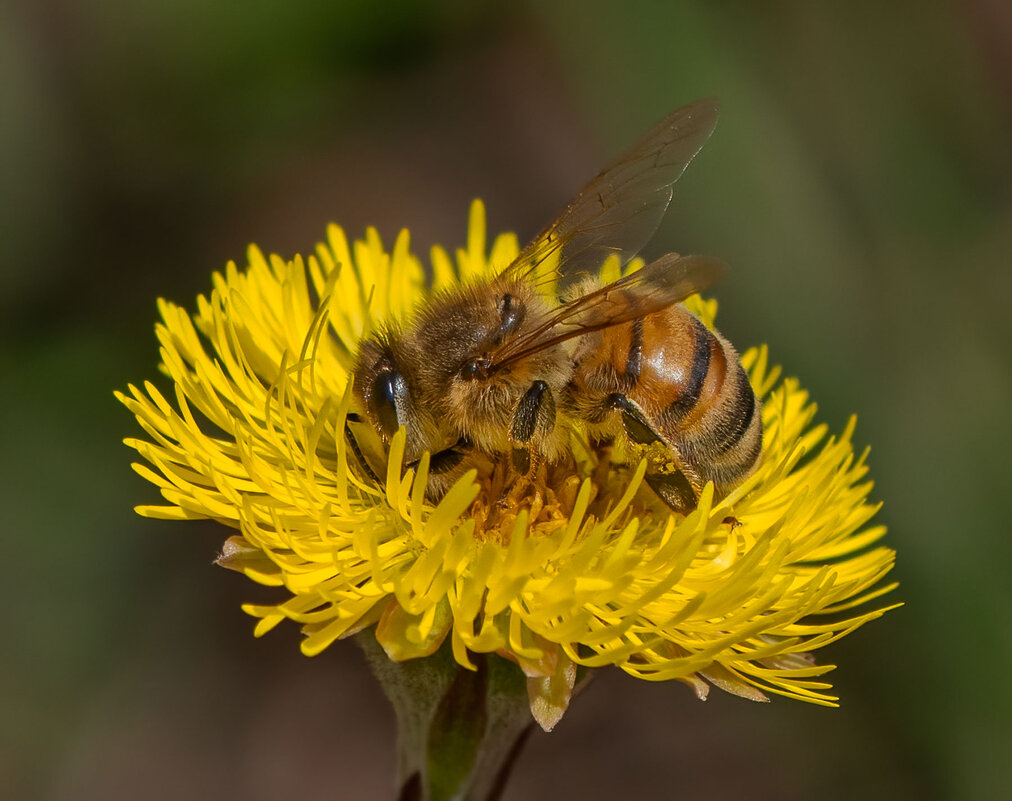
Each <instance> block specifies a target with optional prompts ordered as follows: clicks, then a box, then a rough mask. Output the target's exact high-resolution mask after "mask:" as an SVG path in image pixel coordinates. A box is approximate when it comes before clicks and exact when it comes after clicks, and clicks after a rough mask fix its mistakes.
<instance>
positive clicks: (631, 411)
mask: <svg viewBox="0 0 1012 801" xmlns="http://www.w3.org/2000/svg"><path fill="white" fill-rule="evenodd" d="M605 403H607V404H608V406H609V407H611V408H612V409H618V410H619V411H620V412H622V425H623V426H624V427H625V433H626V434H627V435H628V436H629V439H631V440H632V441H633V442H635V443H636V444H637V445H650V444H651V443H654V442H663V441H664V438H663V437H662V436H661V434H660V432H659V431H658V430H657V429H656V428H655V427H654V426H653V425H652V424H651V422H650V421H649V420H647V418H646V415H644V414H643V412H642V410H641V409H640V407H639V406H637V405H636V404H635V403H633V402H632V401H631V400H629V399H628V398H627V397H626V396H625V395H621V394H619V393H617V392H616V393H614V394H612V395H609V396H608V397H607V398H606V400H605Z"/></svg>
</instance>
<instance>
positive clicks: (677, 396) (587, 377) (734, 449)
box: [573, 306, 762, 494]
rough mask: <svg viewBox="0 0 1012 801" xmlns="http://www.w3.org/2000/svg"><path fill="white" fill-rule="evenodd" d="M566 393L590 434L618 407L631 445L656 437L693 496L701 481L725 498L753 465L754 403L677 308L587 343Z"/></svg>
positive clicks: (756, 437)
mask: <svg viewBox="0 0 1012 801" xmlns="http://www.w3.org/2000/svg"><path fill="white" fill-rule="evenodd" d="M591 340H592V341H591ZM573 386H574V395H582V397H581V398H579V399H578V400H577V401H576V403H575V407H576V409H577V413H578V414H581V416H583V417H584V418H585V419H586V420H588V422H590V423H591V424H592V427H593V424H594V423H599V424H601V425H603V426H605V427H607V425H606V420H607V419H609V418H610V419H612V420H614V415H607V414H605V413H604V410H605V409H612V410H614V409H616V408H618V409H619V410H620V411H621V412H622V419H623V420H624V422H625V428H626V433H627V434H628V435H629V437H630V439H632V440H633V441H634V442H637V443H639V444H648V443H647V442H645V440H647V439H649V437H650V436H651V432H652V433H653V435H654V438H655V439H656V438H657V437H656V435H657V434H659V435H660V439H661V440H662V441H663V443H664V444H666V445H667V446H669V447H670V449H671V450H672V451H674V455H675V457H676V459H677V461H678V462H679V464H680V466H681V467H682V472H684V473H685V476H686V478H687V479H688V480H689V482H690V483H691V484H692V487H693V489H694V490H695V491H696V492H697V493H698V491H699V490H700V489H701V488H702V485H703V484H704V483H705V482H706V481H713V482H714V484H715V485H716V489H717V492H718V494H720V493H723V492H726V491H727V490H728V489H730V488H731V487H733V486H734V485H735V484H737V483H738V482H740V481H741V480H742V479H743V478H745V476H746V475H748V473H749V471H751V469H752V468H753V466H754V465H755V463H756V461H757V459H758V458H759V452H760V449H761V447H762V419H761V417H762V416H761V413H760V412H761V409H760V404H759V400H758V399H757V398H756V397H755V394H754V393H753V392H752V387H751V385H750V384H749V382H748V376H747V375H746V374H745V371H744V370H743V369H742V367H741V364H740V363H739V361H738V354H737V352H736V351H735V349H734V346H733V345H731V343H730V342H728V341H727V340H726V339H724V337H722V336H721V335H720V334H719V333H717V332H715V331H710V330H709V329H707V328H706V326H704V325H703V324H702V323H701V322H700V321H699V320H698V319H697V318H696V317H695V316H694V315H692V314H690V313H689V312H688V311H686V310H685V309H684V308H682V307H681V306H671V307H669V308H667V309H664V310H663V311H660V312H656V313H654V314H651V315H649V316H647V317H644V318H642V319H639V320H634V321H632V322H630V323H624V324H622V325H617V326H614V327H612V328H608V329H605V330H604V331H602V332H601V333H600V334H599V335H595V336H593V337H588V341H587V342H585V343H581V347H580V349H579V352H578V354H577V368H576V377H575V380H574V382H573ZM595 410H600V411H595ZM640 417H642V418H643V419H642V420H641V421H640V422H643V423H646V424H648V430H647V431H643V432H641V431H639V430H638V426H637V420H639V418H640ZM595 418H596V419H595Z"/></svg>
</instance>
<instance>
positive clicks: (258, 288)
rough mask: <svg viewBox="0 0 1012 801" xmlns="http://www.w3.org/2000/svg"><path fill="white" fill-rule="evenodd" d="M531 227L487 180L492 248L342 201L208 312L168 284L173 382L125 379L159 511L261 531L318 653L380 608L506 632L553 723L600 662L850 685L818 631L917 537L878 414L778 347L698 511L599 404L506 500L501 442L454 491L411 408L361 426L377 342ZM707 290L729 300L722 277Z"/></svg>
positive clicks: (398, 616) (479, 230) (477, 648)
mask: <svg viewBox="0 0 1012 801" xmlns="http://www.w3.org/2000/svg"><path fill="white" fill-rule="evenodd" d="M517 252H518V248H517V241H516V238H515V237H514V236H512V235H502V236H499V237H498V238H496V239H495V241H494V242H493V243H492V245H491V248H490V249H487V248H486V241H485V223H484V210H483V207H482V206H481V204H480V203H477V202H476V203H475V204H474V206H473V207H472V212H471V219H470V231H469V236H468V242H467V247H466V249H462V250H458V251H457V252H456V254H455V255H454V256H453V257H451V256H450V255H449V254H448V253H447V252H445V251H444V250H442V249H441V248H438V247H437V248H434V249H433V250H432V253H431V263H430V265H429V270H428V271H427V270H426V269H425V268H424V267H423V265H422V263H421V262H420V261H419V259H418V258H417V257H416V256H414V255H413V254H412V253H411V251H410V250H409V243H408V234H407V232H406V231H405V232H402V233H401V234H400V236H399V237H398V238H397V240H396V242H395V244H394V247H393V249H392V251H390V252H387V251H386V250H385V249H384V247H383V245H382V243H381V241H380V238H379V235H378V234H377V233H376V231H374V230H371V229H370V230H369V231H367V233H366V235H365V238H364V239H362V240H357V241H354V242H349V241H348V240H347V238H346V237H345V234H344V232H343V231H342V230H341V229H340V228H338V227H337V226H331V227H330V229H329V230H328V238H327V243H326V244H321V245H319V246H318V247H317V249H316V252H315V254H314V255H312V256H310V257H308V258H307V259H303V258H301V257H296V258H295V259H293V260H291V261H285V260H283V259H281V258H279V257H277V256H271V257H270V258H265V257H264V256H263V255H262V254H261V253H260V251H259V250H257V249H256V248H251V249H250V251H249V267H248V269H246V270H242V271H240V270H239V269H238V267H237V266H236V265H235V264H234V263H229V264H228V266H227V267H226V269H225V271H224V274H220V273H216V274H215V275H214V276H213V284H214V288H213V291H212V292H211V294H210V296H209V297H203V296H202V297H200V298H198V301H197V311H196V313H195V314H192V315H191V314H190V313H189V312H187V311H185V310H184V309H182V308H180V307H178V306H176V305H174V304H172V303H169V302H167V301H164V300H162V301H160V302H159V310H160V312H161V317H162V322H161V323H159V324H158V325H157V326H156V332H157V336H158V340H159V342H160V343H161V359H162V364H161V367H162V371H163V372H164V373H165V374H166V375H167V376H168V378H169V379H171V382H172V393H171V396H170V397H166V396H165V395H163V394H162V393H161V392H160V391H159V390H158V389H157V388H156V387H155V386H154V385H153V384H151V383H145V384H144V386H143V387H135V386H131V387H130V388H129V393H127V394H120V393H117V396H118V397H119V399H120V400H121V401H122V402H123V403H124V404H126V405H127V407H128V408H129V409H130V410H131V411H132V412H133V413H134V414H135V415H136V417H137V419H138V421H139V422H140V424H141V425H142V427H143V428H144V430H145V431H146V432H147V434H148V438H147V439H130V440H127V443H128V444H129V445H130V446H131V447H133V448H134V449H136V451H137V452H138V453H139V454H140V455H141V457H143V458H144V460H146V461H147V462H148V464H149V465H150V466H146V465H142V464H137V465H135V469H136V470H137V471H138V472H139V473H140V474H141V475H142V476H144V477H145V478H147V479H148V480H150V481H151V482H152V483H154V484H155V485H157V486H158V487H159V489H160V490H161V494H162V496H163V497H164V499H165V500H166V501H167V505H162V506H141V507H138V509H137V511H138V512H139V513H140V514H142V515H145V516H148V517H156V518H164V519H173V520H182V519H195V518H207V519H213V520H217V521H220V522H221V523H224V524H225V525H227V526H229V527H231V528H233V529H235V530H236V531H237V533H236V534H235V535H233V536H231V537H229V539H228V540H227V541H226V542H225V545H224V548H223V550H222V553H221V556H220V558H219V560H218V561H219V563H220V564H222V565H224V566H226V567H229V568H232V569H235V570H238V571H240V572H242V573H244V574H245V575H246V576H248V577H249V578H251V579H253V580H254V581H256V582H258V583H260V584H264V585H269V586H274V587H279V588H283V589H284V591H285V596H286V597H284V598H283V599H281V600H280V601H279V602H278V603H277V604H274V605H254V604H249V605H246V606H245V607H244V609H245V611H246V612H248V613H249V614H250V615H252V616H254V617H256V618H258V621H259V622H258V623H257V626H256V634H257V636H259V635H262V634H264V633H265V632H267V631H269V630H270V629H272V628H274V627H275V626H276V625H277V624H279V623H280V622H282V621H283V620H285V619H289V620H293V621H295V622H297V623H299V624H300V625H301V626H302V631H303V632H304V634H305V635H306V636H305V639H304V640H303V641H302V650H303V652H304V653H305V654H307V655H313V654H317V653H319V652H320V651H322V650H323V649H324V648H326V647H327V646H328V645H330V644H331V643H332V642H334V641H335V640H337V639H339V638H343V637H347V636H349V635H351V634H354V633H356V632H359V631H362V630H363V629H365V628H367V627H369V626H375V636H376V639H377V640H378V641H379V642H380V644H381V645H382V646H383V648H384V649H385V650H386V653H387V654H388V655H389V657H390V658H391V659H394V660H406V659H412V658H417V657H425V656H427V655H430V654H432V653H433V652H434V651H435V650H436V649H438V648H439V647H440V646H441V644H442V643H443V642H444V641H445V640H447V638H449V641H450V644H451V646H452V652H453V655H454V658H455V659H456V661H457V662H458V663H459V664H461V665H464V666H468V665H470V664H471V657H470V654H471V653H492V652H496V653H499V654H501V655H503V656H506V657H508V658H509V659H512V660H513V661H515V662H516V663H517V664H518V665H520V667H521V668H522V669H523V670H524V672H525V673H526V674H527V676H528V677H529V688H530V692H531V700H532V711H533V712H534V714H535V716H536V717H537V718H538V720H539V721H540V722H542V724H543V725H545V726H546V728H548V727H550V726H551V724H552V723H554V721H555V720H557V719H558V717H559V716H560V715H561V713H562V711H563V710H564V709H565V707H566V704H567V703H568V699H569V693H570V691H571V689H572V686H573V680H574V676H575V673H576V667H577V666H585V667H599V666H604V665H616V666H618V667H620V668H621V669H622V670H624V671H626V672H627V673H629V674H631V675H633V676H637V677H640V678H644V679H648V680H653V681H659V680H666V679H675V680H678V681H682V682H685V683H687V684H689V685H690V686H691V687H692V688H693V689H694V690H695V692H696V694H697V695H698V696H699V697H701V698H704V697H705V696H706V693H707V689H708V685H709V684H713V685H716V686H718V687H720V688H722V689H724V690H727V691H730V692H733V693H735V694H738V695H742V696H745V697H748V698H752V699H755V700H765V699H766V694H767V693H777V694H781V695H785V696H789V697H792V698H797V699H801V700H805V701H810V702H813V703H818V704H824V705H835V698H834V697H833V696H832V695H830V694H829V693H828V690H829V689H830V685H829V684H827V683H825V682H824V681H823V680H821V679H820V678H818V677H820V676H822V675H823V674H825V673H826V672H827V671H829V670H831V669H832V666H829V665H819V664H817V663H816V662H815V660H814V659H813V658H812V656H811V653H812V652H813V651H815V650H816V649H818V648H821V647H822V646H825V645H828V644H829V643H831V642H833V641H835V640H837V639H839V638H840V637H842V636H844V635H845V634H848V633H849V632H851V631H853V630H854V629H856V628H857V627H859V626H861V625H862V624H863V623H865V622H867V621H869V620H871V619H873V618H876V617H878V616H880V615H881V614H882V613H883V612H884V611H885V610H884V609H881V608H874V609H872V610H871V611H855V609H857V608H858V607H860V606H862V605H863V604H865V603H866V602H868V601H871V600H872V599H875V598H877V597H878V596H880V595H882V594H883V593H885V592H887V591H888V590H889V589H891V588H892V586H891V585H889V586H883V585H882V583H881V579H882V578H883V576H884V575H885V574H886V573H887V572H888V571H889V570H890V568H891V566H892V564H893V552H892V551H891V550H889V549H888V548H886V547H883V546H881V545H877V544H876V543H877V542H878V540H879V539H880V538H881V537H882V535H883V534H884V528H883V527H882V526H877V525H871V524H870V523H869V521H870V520H871V518H872V517H873V515H874V514H875V511H876V509H877V505H875V504H873V503H871V502H869V500H868V495H869V492H870V490H871V483H870V482H869V481H867V479H866V475H867V467H866V465H865V455H864V454H862V455H860V456H858V455H856V454H855V453H854V449H853V446H852V443H851V436H852V433H853V430H854V422H853V420H852V421H851V422H850V423H849V424H848V425H847V427H846V429H845V430H844V431H843V432H842V433H840V434H839V435H837V436H829V434H828V431H827V429H826V426H824V425H814V424H813V417H814V414H815V406H814V404H812V403H811V402H810V400H809V398H808V394H807V393H806V392H805V391H804V390H803V389H802V388H801V386H800V385H799V383H798V382H797V381H796V380H794V379H790V378H788V379H783V380H781V379H780V377H779V375H780V371H779V369H777V368H774V367H771V366H770V362H769V359H768V355H767V351H766V348H765V347H761V348H753V349H751V350H749V351H747V352H746V353H745V354H744V355H743V357H742V364H743V366H744V367H745V369H746V371H747V372H748V375H749V378H750V381H751V383H752V386H753V389H754V391H755V392H756V395H757V396H758V397H760V398H762V399H763V427H764V437H763V453H762V457H761V460H760V463H759V465H758V467H757V469H756V470H755V471H754V472H753V473H752V474H751V475H750V476H749V477H748V478H747V479H746V480H745V481H744V482H743V483H742V484H741V485H740V486H738V487H737V488H736V489H734V490H733V491H732V492H730V494H728V495H727V496H726V497H723V498H721V499H720V500H715V499H714V496H713V492H712V486H708V487H707V488H706V489H705V490H704V491H703V493H702V496H701V498H700V499H699V504H698V507H697V508H696V509H695V511H693V512H692V513H691V514H688V515H687V516H682V515H678V514H675V513H673V512H671V511H670V510H669V509H668V508H667V507H666V506H664V505H663V504H661V503H660V502H659V501H658V500H657V499H656V498H655V497H654V496H653V494H652V493H651V492H650V491H649V489H647V488H646V487H645V486H644V485H643V475H644V466H643V465H642V464H637V463H635V461H634V460H632V459H630V458H628V457H626V456H624V455H623V454H622V453H621V452H620V451H621V448H616V449H614V451H612V452H607V453H602V452H601V451H600V450H599V449H595V448H593V447H591V446H590V443H588V441H587V438H586V436H584V435H582V434H581V433H580V431H579V429H578V428H577V429H575V430H574V433H573V435H572V441H571V449H572V453H573V459H572V461H571V462H567V463H566V466H565V467H555V468H552V469H549V470H545V471H543V474H542V477H541V479H540V481H539V486H537V487H534V488H533V489H532V491H531V492H528V493H526V494H523V495H522V496H521V497H516V498H513V499H512V501H511V503H509V504H506V505H504V504H502V503H499V502H498V501H499V499H501V497H502V490H503V486H502V472H501V471H500V470H498V469H497V467H496V466H495V465H491V466H490V468H489V469H486V470H482V469H481V468H480V467H479V468H478V469H477V470H472V471H470V472H468V473H467V474H466V475H464V476H463V477H462V478H461V479H460V480H458V481H457V482H456V483H455V484H454V485H453V486H452V487H451V488H450V489H449V491H448V492H447V493H446V494H445V495H444V496H443V497H442V498H441V499H440V500H439V501H438V503H433V502H430V501H429V500H428V499H427V498H426V492H425V490H426V482H427V470H428V458H427V457H423V458H422V459H421V461H420V463H419V464H418V465H417V467H416V468H413V469H406V468H405V466H404V465H403V463H402V462H403V456H404V434H403V430H402V431H401V432H399V433H398V434H397V435H396V436H394V437H393V439H392V441H391V443H390V445H389V448H387V449H385V450H384V451H383V452H381V453H380V454H379V456H378V458H379V459H380V462H381V463H382V464H383V465H384V467H385V471H383V470H381V471H380V472H383V475H379V476H378V478H377V477H376V476H375V475H374V473H375V472H376V471H370V470H368V469H363V462H362V461H361V460H360V459H359V458H357V454H356V453H355V450H356V448H357V447H358V445H357V444H356V442H357V440H356V439H355V438H354V437H350V436H349V435H348V428H349V426H352V424H353V421H354V415H353V406H354V396H353V394H352V387H351V371H352V367H353V363H354V358H355V354H356V351H357V348H358V345H359V343H360V341H361V340H362V339H363V337H364V336H366V335H367V334H368V332H370V331H372V330H375V328H376V327H377V326H379V325H383V324H384V323H385V322H390V321H394V322H396V321H401V320H404V319H406V318H407V317H408V316H409V315H410V314H411V313H412V312H413V310H414V309H415V308H416V307H417V306H418V305H419V304H421V303H424V302H425V300H426V298H427V297H428V296H430V295H431V293H432V292H434V291H438V290H440V289H443V288H446V287H452V286H454V285H456V284H458V283H460V282H465V281H470V280H472V279H477V278H480V277H482V276H488V275H490V274H493V273H494V272H495V271H497V270H498V269H501V268H502V267H504V266H505V265H506V264H508V263H509V262H510V261H511V260H512V259H513V258H514V257H515V256H516V255H517ZM603 270H604V272H605V273H606V274H605V275H604V276H603V278H605V280H611V279H614V278H616V277H618V272H617V271H618V268H617V266H616V265H615V264H606V265H605V267H604V268H603ZM427 274H428V275H430V276H431V278H428V279H427V277H426V276H427ZM687 305H688V306H689V308H690V309H691V310H692V311H693V312H694V313H696V314H697V315H698V316H699V317H700V318H701V319H702V320H703V321H704V323H706V324H707V325H712V323H713V318H714V315H715V313H716V304H715V303H714V302H713V301H705V300H702V299H700V298H699V297H692V298H690V299H689V300H688V301H687Z"/></svg>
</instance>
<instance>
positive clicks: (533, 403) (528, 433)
mask: <svg viewBox="0 0 1012 801" xmlns="http://www.w3.org/2000/svg"><path fill="white" fill-rule="evenodd" d="M554 430H555V398H554V397H553V396H552V390H551V389H549V387H548V384H547V383H546V382H544V381H540V380H539V381H535V382H534V383H533V384H531V386H530V388H529V389H528V390H527V392H525V393H524V396H523V397H522V398H521V399H520V403H518V404H517V409H516V411H515V412H514V413H513V424H512V425H511V426H510V442H511V443H512V444H513V454H512V459H513V467H514V468H515V469H516V471H517V472H518V473H520V474H521V475H527V476H529V475H531V474H532V473H533V472H534V471H535V470H537V468H538V467H539V466H540V463H541V458H542V456H543V448H542V447H541V443H542V442H543V441H544V440H545V439H546V438H547V437H548V436H549V435H550V434H551V433H552V431H554Z"/></svg>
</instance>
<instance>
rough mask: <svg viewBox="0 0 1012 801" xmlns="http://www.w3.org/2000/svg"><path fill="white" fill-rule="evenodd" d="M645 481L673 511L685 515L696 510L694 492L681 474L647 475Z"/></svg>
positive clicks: (687, 480)
mask: <svg viewBox="0 0 1012 801" xmlns="http://www.w3.org/2000/svg"><path fill="white" fill-rule="evenodd" d="M646 481H647V484H649V485H650V489H652V490H653V491H654V492H656V493H657V497H659V498H660V499H661V500H662V501H664V503H666V504H667V505H668V506H670V507H671V509H672V510H673V511H675V512H678V513H679V514H683V515H687V514H688V513H689V512H691V511H692V510H693V509H695V508H696V500H697V499H696V492H695V490H694V489H693V488H692V484H690V483H689V479H687V478H686V477H685V475H684V474H683V473H682V472H680V471H679V472H674V473H647V475H646Z"/></svg>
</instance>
